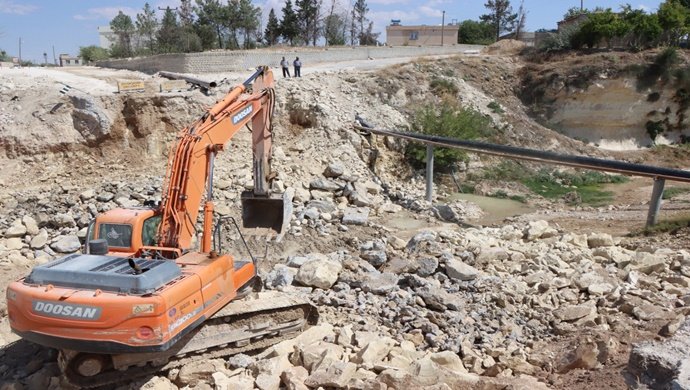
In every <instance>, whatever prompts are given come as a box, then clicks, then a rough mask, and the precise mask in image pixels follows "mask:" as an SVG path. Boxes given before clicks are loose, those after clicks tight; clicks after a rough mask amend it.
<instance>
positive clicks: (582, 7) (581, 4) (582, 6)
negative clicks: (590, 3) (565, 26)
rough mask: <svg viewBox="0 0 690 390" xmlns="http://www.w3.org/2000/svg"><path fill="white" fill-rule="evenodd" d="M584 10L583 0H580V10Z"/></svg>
mask: <svg viewBox="0 0 690 390" xmlns="http://www.w3.org/2000/svg"><path fill="white" fill-rule="evenodd" d="M584 10H585V0H580V12H584Z"/></svg>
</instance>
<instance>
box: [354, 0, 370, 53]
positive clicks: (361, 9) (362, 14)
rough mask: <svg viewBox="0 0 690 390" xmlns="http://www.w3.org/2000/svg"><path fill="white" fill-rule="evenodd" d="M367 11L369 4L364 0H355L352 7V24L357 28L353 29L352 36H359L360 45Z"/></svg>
mask: <svg viewBox="0 0 690 390" xmlns="http://www.w3.org/2000/svg"><path fill="white" fill-rule="evenodd" d="M367 12H369V6H368V5H367V2H366V0H357V1H356V2H355V4H354V6H353V7H352V25H353V27H355V28H357V30H355V31H353V37H358V38H359V41H360V42H359V44H360V45H362V44H363V43H362V37H364V25H365V24H366V23H367V21H368V19H367Z"/></svg>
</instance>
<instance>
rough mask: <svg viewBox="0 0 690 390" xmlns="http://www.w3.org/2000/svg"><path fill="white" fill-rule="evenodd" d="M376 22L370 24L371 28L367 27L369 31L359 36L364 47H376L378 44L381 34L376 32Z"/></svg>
mask: <svg viewBox="0 0 690 390" xmlns="http://www.w3.org/2000/svg"><path fill="white" fill-rule="evenodd" d="M373 30H374V22H371V21H370V22H369V26H367V29H366V30H365V31H363V32H362V33H360V35H359V44H360V45H362V46H365V45H372V46H373V45H376V44H377V43H378V39H379V35H381V33H375V32H374V31H373Z"/></svg>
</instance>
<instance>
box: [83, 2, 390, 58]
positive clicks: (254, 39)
mask: <svg viewBox="0 0 690 390" xmlns="http://www.w3.org/2000/svg"><path fill="white" fill-rule="evenodd" d="M323 1H324V0H294V5H293V0H285V4H284V6H283V7H282V10H281V11H282V17H281V18H280V19H279V18H278V17H277V16H276V12H275V10H274V9H271V10H270V12H269V15H268V23H267V25H266V28H265V29H264V28H262V20H261V15H262V10H261V8H260V7H255V6H254V5H253V4H252V1H251V0H227V1H222V0H196V1H195V3H194V4H192V0H181V4H180V6H179V7H177V8H170V7H168V8H165V9H164V10H163V11H164V13H163V17H162V19H161V20H158V17H157V15H156V10H154V9H153V8H152V7H151V6H150V5H149V3H146V4H145V5H144V8H143V10H142V12H140V13H138V14H137V15H136V17H135V18H134V19H133V18H132V17H130V16H129V15H127V14H125V13H123V12H122V11H120V12H119V13H118V14H117V16H115V17H114V18H113V19H112V20H111V21H110V28H111V30H112V40H113V45H112V47H111V48H110V50H104V49H100V48H98V47H96V46H87V47H82V48H81V50H80V55H81V56H82V57H83V58H84V59H85V60H87V61H94V60H100V59H104V58H107V57H115V58H122V57H131V56H134V55H148V54H157V53H177V52H196V51H203V50H211V49H240V48H244V49H250V48H255V47H257V46H264V45H269V46H270V45H276V44H280V43H283V44H289V45H314V46H316V45H317V44H319V43H321V42H324V43H325V44H327V45H344V44H347V43H350V44H352V45H357V44H359V45H372V44H376V43H377V39H378V36H379V34H378V33H374V32H373V22H372V21H370V20H369V19H368V18H367V14H368V12H369V7H368V5H367V3H366V0H356V1H355V2H354V4H353V5H352V7H351V8H350V9H345V8H344V7H342V6H340V5H339V2H338V0H328V1H330V2H329V3H328V4H326V5H324V4H323Z"/></svg>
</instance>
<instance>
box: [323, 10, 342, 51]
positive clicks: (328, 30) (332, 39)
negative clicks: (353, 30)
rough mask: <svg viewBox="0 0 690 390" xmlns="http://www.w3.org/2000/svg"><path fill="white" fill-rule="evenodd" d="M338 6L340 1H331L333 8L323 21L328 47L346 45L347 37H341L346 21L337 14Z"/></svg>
mask: <svg viewBox="0 0 690 390" xmlns="http://www.w3.org/2000/svg"><path fill="white" fill-rule="evenodd" d="M337 4H338V0H331V6H330V8H329V11H328V15H327V16H326V18H325V19H324V21H323V25H324V26H323V36H324V38H326V45H329V46H332V45H344V44H345V36H344V34H343V35H342V36H341V35H340V33H341V31H343V32H344V29H345V26H344V25H345V20H344V19H343V17H342V16H341V15H338V14H337V13H336V12H335V7H336V5H337ZM341 38H342V39H341Z"/></svg>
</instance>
